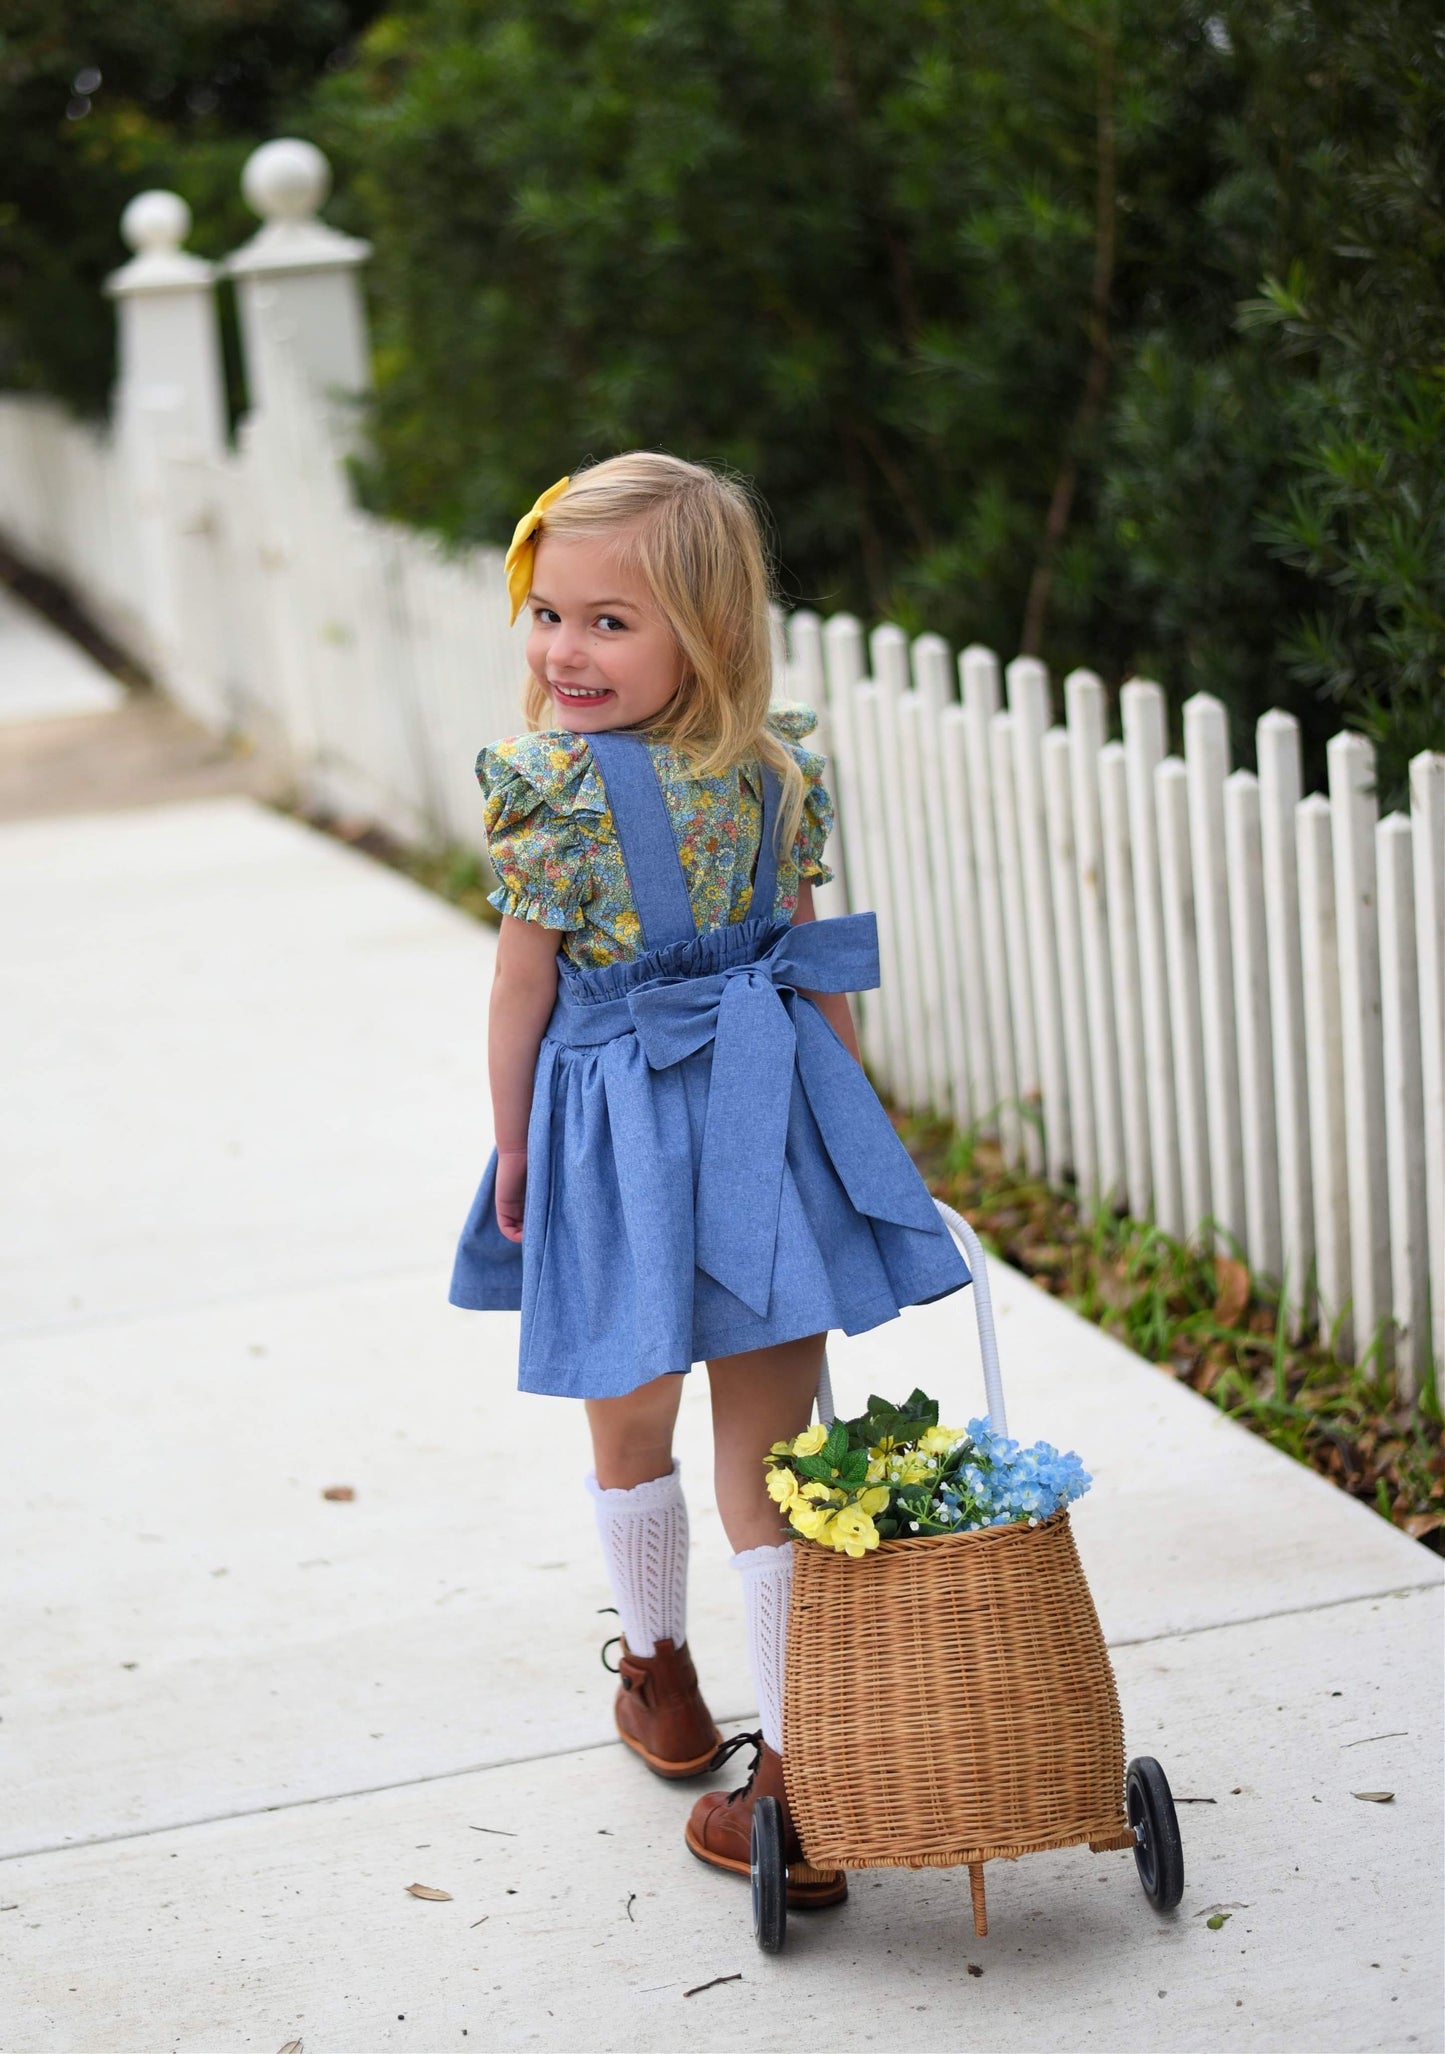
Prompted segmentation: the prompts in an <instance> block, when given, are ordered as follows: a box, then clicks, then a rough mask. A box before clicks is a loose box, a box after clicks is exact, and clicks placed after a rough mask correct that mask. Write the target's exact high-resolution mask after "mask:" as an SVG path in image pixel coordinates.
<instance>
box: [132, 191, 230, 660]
mask: <svg viewBox="0 0 1445 2054" xmlns="http://www.w3.org/2000/svg"><path fill="white" fill-rule="evenodd" d="M190 225H191V210H190V208H189V207H188V206H187V205H186V203H185V201H184V200H183V199H182V198H181V197H180V195H179V194H178V193H168V192H145V193H137V195H136V197H135V198H134V199H133V200H132V201H131V202H130V204H129V206H128V207H127V208H126V210H125V212H124V213H123V214H122V216H121V222H120V228H121V234H122V235H123V236H124V238H125V240H126V241H127V242H128V243H129V244H130V246H131V248H132V249H133V250H134V251H135V253H136V254H135V256H134V257H133V258H132V259H131V261H130V262H129V263H128V264H124V265H122V266H121V268H120V270H118V271H113V272H112V273H111V275H110V277H109V278H108V279H107V280H106V282H105V289H106V292H107V293H108V294H109V296H110V297H111V298H112V299H113V300H114V301H115V305H116V325H117V343H118V352H117V354H118V360H119V368H118V375H117V379H116V386H115V395H114V407H113V415H114V421H115V433H116V440H117V444H118V448H119V452H120V455H121V458H122V462H123V464H124V474H125V476H126V479H127V491H128V496H129V501H130V509H131V512H132V513H133V516H134V525H133V528H132V529H131V532H130V534H129V535H128V536H127V537H125V538H122V541H121V547H122V548H124V549H128V550H133V551H134V555H133V557H132V561H131V568H130V572H129V575H128V576H127V577H126V578H125V580H124V582H125V584H126V585H127V586H128V587H129V588H130V590H131V595H132V596H131V605H132V607H133V625H134V627H135V629H136V630H137V631H138V634H139V638H140V640H141V641H142V643H143V644H144V654H145V656H146V658H147V660H148V661H149V662H150V663H151V664H152V666H153V667H154V668H155V670H156V672H157V674H158V676H159V679H160V682H161V683H162V684H164V685H166V686H167V687H168V688H169V689H175V687H176V672H177V669H178V666H179V664H180V652H179V640H180V626H179V618H178V603H177V602H178V589H179V572H178V568H177V564H176V561H175V546H174V545H175V533H174V530H175V525H176V522H175V518H174V509H173V508H172V505H171V499H170V495H169V486H170V477H169V473H168V466H169V465H170V463H171V460H172V459H188V460H190V461H191V462H193V463H200V464H205V463H209V462H213V461H215V460H216V459H218V458H219V457H220V455H221V453H222V452H223V450H224V448H225V444H226V403H225V382H224V374H223V372H222V368H221V345H220V334H219V330H218V327H217V321H216V304H215V292H214V280H215V267H214V266H213V265H211V264H207V263H204V262H203V261H202V260H201V258H199V257H193V256H192V255H191V254H190V252H189V251H187V250H184V249H182V248H181V244H182V243H183V242H184V240H185V238H186V235H187V234H188V232H189V230H190ZM182 696H184V695H182Z"/></svg>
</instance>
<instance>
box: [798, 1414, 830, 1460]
mask: <svg viewBox="0 0 1445 2054" xmlns="http://www.w3.org/2000/svg"><path fill="white" fill-rule="evenodd" d="M827 1438H828V1429H827V1427H826V1426H824V1424H823V1422H822V1420H821V1419H820V1420H819V1421H818V1422H817V1424H816V1425H814V1426H805V1427H804V1428H803V1431H802V1432H801V1433H800V1434H799V1435H798V1438H797V1439H796V1440H795V1441H794V1443H793V1453H794V1454H795V1455H816V1454H817V1453H818V1450H819V1449H820V1448H821V1447H822V1446H823V1445H824V1443H825V1442H826V1441H827Z"/></svg>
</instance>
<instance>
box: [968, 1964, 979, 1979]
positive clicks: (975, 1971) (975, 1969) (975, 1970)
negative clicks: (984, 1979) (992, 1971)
mask: <svg viewBox="0 0 1445 2054" xmlns="http://www.w3.org/2000/svg"><path fill="white" fill-rule="evenodd" d="M968 1972H969V1974H970V1975H971V1976H981V1975H982V1974H983V1970H982V1969H981V1968H980V1967H979V1965H978V1963H977V1962H976V1961H971V1962H970V1963H969V1964H968Z"/></svg>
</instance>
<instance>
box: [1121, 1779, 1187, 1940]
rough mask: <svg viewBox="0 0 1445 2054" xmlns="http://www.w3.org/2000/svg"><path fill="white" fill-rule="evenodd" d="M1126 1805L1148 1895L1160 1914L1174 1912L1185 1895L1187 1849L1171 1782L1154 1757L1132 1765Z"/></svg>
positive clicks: (1126, 1782)
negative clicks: (1180, 1829)
mask: <svg viewBox="0 0 1445 2054" xmlns="http://www.w3.org/2000/svg"><path fill="white" fill-rule="evenodd" d="M1124 1805H1125V1809H1126V1811H1127V1812H1128V1815H1129V1824H1130V1825H1131V1826H1132V1827H1133V1828H1134V1834H1135V1841H1134V1860H1135V1862H1136V1863H1137V1865H1138V1869H1139V1881H1140V1883H1141V1885H1142V1886H1143V1890H1144V1895H1145V1896H1146V1897H1147V1898H1148V1899H1149V1902H1150V1903H1151V1904H1152V1905H1153V1906H1154V1909H1155V1910H1156V1911H1173V1909H1174V1907H1175V1905H1176V1904H1177V1903H1178V1902H1179V1900H1180V1898H1181V1897H1182V1896H1183V1895H1184V1847H1183V1843H1182V1842H1181V1840H1180V1838H1179V1815H1178V1813H1177V1812H1176V1811H1175V1809H1174V1795H1173V1792H1172V1791H1171V1790H1170V1788H1169V1778H1168V1777H1167V1776H1166V1775H1165V1773H1164V1771H1163V1770H1162V1769H1161V1768H1160V1766H1159V1764H1158V1762H1156V1761H1155V1759H1154V1757H1153V1756H1152V1755H1148V1754H1141V1755H1136V1756H1135V1757H1134V1759H1133V1761H1132V1762H1130V1764H1129V1772H1128V1774H1127V1775H1126V1776H1125V1778H1124Z"/></svg>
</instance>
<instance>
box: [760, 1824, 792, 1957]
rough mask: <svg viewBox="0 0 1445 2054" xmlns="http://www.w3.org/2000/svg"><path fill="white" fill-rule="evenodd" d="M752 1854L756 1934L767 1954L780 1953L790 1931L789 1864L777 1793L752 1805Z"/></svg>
mask: <svg viewBox="0 0 1445 2054" xmlns="http://www.w3.org/2000/svg"><path fill="white" fill-rule="evenodd" d="M752 1855H753V1938H754V1939H755V1940H756V1941H757V1943H758V1945H759V1947H761V1948H762V1950H763V1952H764V1954H780V1953H781V1952H782V1948H783V1941H784V1939H785V1938H786V1936H787V1931H788V1867H787V1863H786V1862H785V1861H784V1860H783V1808H782V1806H781V1805H780V1804H779V1803H778V1800H777V1799H776V1797H760V1798H759V1799H758V1801H757V1803H756V1804H755V1805H754V1806H753V1847H752Z"/></svg>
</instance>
